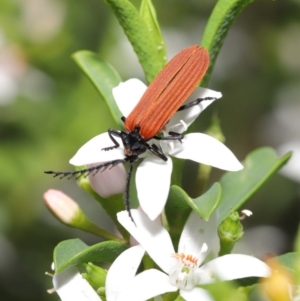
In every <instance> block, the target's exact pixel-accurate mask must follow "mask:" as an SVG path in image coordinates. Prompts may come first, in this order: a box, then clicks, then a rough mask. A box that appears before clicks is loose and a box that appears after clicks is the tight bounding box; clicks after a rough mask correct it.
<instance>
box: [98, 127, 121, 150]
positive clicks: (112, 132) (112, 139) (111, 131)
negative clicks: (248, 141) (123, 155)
mask: <svg viewBox="0 0 300 301" xmlns="http://www.w3.org/2000/svg"><path fill="white" fill-rule="evenodd" d="M108 135H109V138H110V139H111V141H112V142H113V143H114V144H115V145H114V146H108V147H104V148H102V150H105V151H108V150H112V149H114V148H118V147H119V146H120V144H119V143H118V142H117V140H116V139H115V138H114V137H113V136H115V137H118V138H121V133H120V132H119V131H116V130H114V129H109V130H108Z"/></svg>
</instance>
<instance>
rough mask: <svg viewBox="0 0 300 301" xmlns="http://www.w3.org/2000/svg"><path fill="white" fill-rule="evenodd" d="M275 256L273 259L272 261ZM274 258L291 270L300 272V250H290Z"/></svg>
mask: <svg viewBox="0 0 300 301" xmlns="http://www.w3.org/2000/svg"><path fill="white" fill-rule="evenodd" d="M272 260H273V258H272V259H271V261H272ZM274 260H278V261H279V263H280V264H282V265H283V266H284V267H286V268H287V269H288V270H289V271H290V272H292V273H293V274H295V275H297V274H299V272H300V252H290V253H286V254H283V255H280V256H278V257H275V258H274Z"/></svg>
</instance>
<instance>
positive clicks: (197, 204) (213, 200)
mask: <svg viewBox="0 0 300 301" xmlns="http://www.w3.org/2000/svg"><path fill="white" fill-rule="evenodd" d="M221 191H222V189H221V185H220V184H219V183H214V184H213V185H212V186H211V187H210V188H209V190H207V191H206V192H205V193H204V194H202V195H201V196H199V197H198V198H196V199H190V198H187V199H186V201H187V202H188V204H189V205H190V206H191V207H192V209H193V210H194V211H196V212H198V214H199V215H200V216H201V217H202V218H203V219H204V220H205V221H208V220H209V218H210V216H211V215H212V213H213V212H214V211H215V209H216V208H217V206H218V204H219V202H220V200H221Z"/></svg>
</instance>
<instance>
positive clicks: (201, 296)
mask: <svg viewBox="0 0 300 301" xmlns="http://www.w3.org/2000/svg"><path fill="white" fill-rule="evenodd" d="M180 296H182V297H183V298H184V300H186V301H214V299H213V298H212V297H211V295H210V294H209V293H208V292H207V291H206V290H204V289H202V288H199V287H195V288H193V289H192V290H189V291H185V290H181V291H180Z"/></svg>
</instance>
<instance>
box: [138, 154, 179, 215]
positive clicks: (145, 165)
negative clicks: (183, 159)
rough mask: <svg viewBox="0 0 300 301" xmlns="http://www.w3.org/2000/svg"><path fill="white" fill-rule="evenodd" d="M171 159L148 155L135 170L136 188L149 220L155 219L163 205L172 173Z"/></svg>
mask: <svg viewBox="0 0 300 301" xmlns="http://www.w3.org/2000/svg"><path fill="white" fill-rule="evenodd" d="M172 166H173V164H172V159H171V158H168V161H167V162H164V161H163V160H162V159H160V158H158V157H156V156H154V155H149V156H148V157H147V158H145V159H144V160H143V162H142V163H141V164H140V165H139V167H138V168H137V172H136V188H137V193H138V199H139V202H140V205H141V207H142V208H143V210H144V211H145V212H146V214H147V215H148V216H149V218H150V219H151V220H155V219H156V218H157V216H158V215H159V214H161V212H162V210H163V208H164V207H165V204H166V201H167V198H168V194H169V189H170V183H171V173H172Z"/></svg>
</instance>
